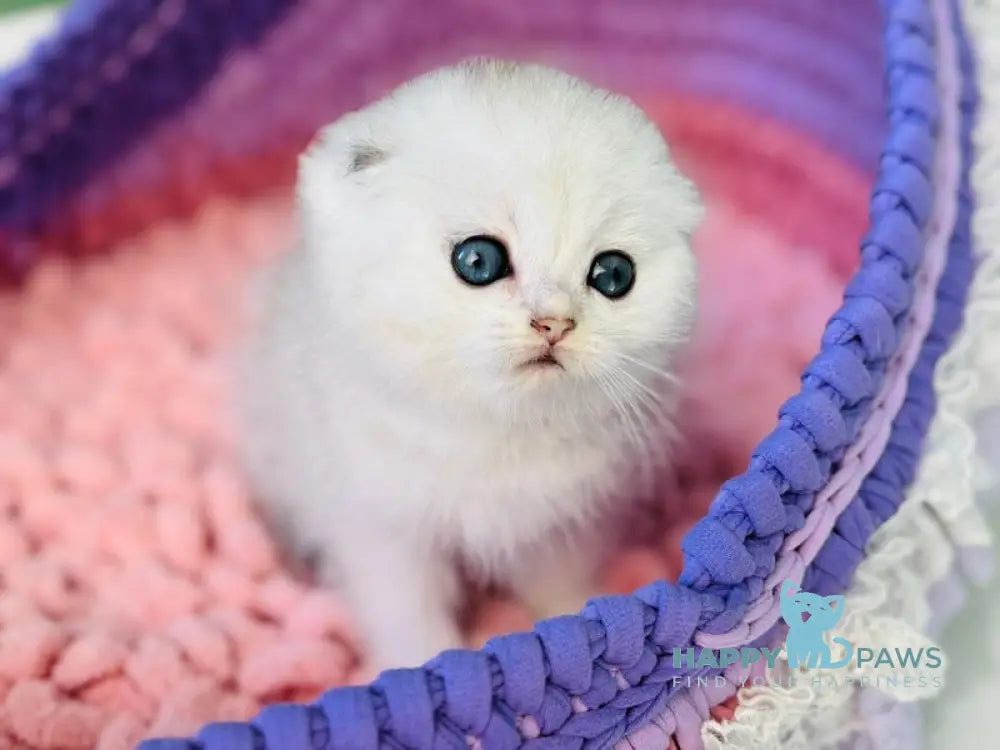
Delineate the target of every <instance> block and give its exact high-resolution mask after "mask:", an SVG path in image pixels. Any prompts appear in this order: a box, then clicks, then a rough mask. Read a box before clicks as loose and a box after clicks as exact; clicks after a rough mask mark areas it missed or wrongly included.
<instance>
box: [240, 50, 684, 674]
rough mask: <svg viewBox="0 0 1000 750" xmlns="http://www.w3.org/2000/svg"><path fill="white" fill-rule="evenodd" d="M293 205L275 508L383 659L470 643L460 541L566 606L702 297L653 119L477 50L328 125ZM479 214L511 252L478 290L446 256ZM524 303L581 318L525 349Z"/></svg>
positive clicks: (274, 282) (259, 464)
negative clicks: (613, 289)
mask: <svg viewBox="0 0 1000 750" xmlns="http://www.w3.org/2000/svg"><path fill="white" fill-rule="evenodd" d="M359 154H360V157H358V155H359ZM352 164H353V165H354V167H352ZM355 167H356V168H355ZM299 203H300V213H301V235H300V241H299V244H298V246H297V248H296V249H295V250H294V251H292V252H290V253H289V254H288V255H287V256H285V257H284V258H282V260H281V262H280V263H279V264H278V265H277V266H276V267H275V268H274V269H273V270H272V271H271V272H270V274H269V275H268V277H267V279H266V281H265V288H264V289H263V290H262V291H261V296H260V299H259V301H260V303H261V307H260V309H259V311H258V313H259V320H258V327H257V329H256V335H255V340H254V344H253V346H252V348H251V352H250V359H249V364H250V369H249V371H248V382H247V388H246V395H247V397H248V398H247V399H246V406H247V409H246V416H247V418H248V420H249V421H248V424H247V437H248V439H247V445H246V448H247V460H248V466H249V470H250V474H251V476H252V479H253V481H254V482H255V484H256V489H257V491H258V492H259V493H260V495H261V496H262V499H263V501H264V502H265V503H266V504H267V507H268V509H269V510H270V512H271V516H272V518H273V519H274V522H275V523H276V525H277V526H278V527H279V529H283V530H284V532H285V535H286V537H287V538H288V539H289V540H290V542H291V543H292V545H293V546H294V548H295V549H297V550H298V551H300V552H305V551H310V552H313V553H315V554H316V555H317V557H318V565H319V571H320V575H321V576H322V577H324V578H325V579H326V580H327V581H328V582H336V583H337V584H338V585H340V586H341V587H342V588H343V591H344V593H345V594H346V596H347V597H348V598H349V600H350V602H351V604H352V606H353V607H354V608H355V611H356V613H357V616H358V619H359V622H360V625H361V626H362V628H363V630H364V632H365V633H366V634H367V637H368V639H369V644H368V645H369V648H370V654H371V656H372V658H373V660H374V665H375V666H377V667H379V668H382V667H387V666H403V665H413V664H416V663H419V662H421V661H423V660H424V659H427V658H430V657H431V656H433V655H434V654H436V653H437V652H438V651H440V650H442V649H444V648H448V647H454V646H456V645H459V643H460V637H459V632H458V630H457V628H456V625H455V621H454V614H453V613H454V608H455V606H456V604H457V596H458V594H459V591H458V589H459V586H458V582H457V573H456V566H455V561H456V560H462V561H463V562H464V563H466V564H468V565H469V566H470V567H471V568H472V569H473V571H475V572H476V573H477V574H479V575H482V576H484V577H489V578H490V579H492V580H495V581H498V582H500V583H501V584H506V585H509V586H510V587H512V588H513V590H514V591H515V593H517V594H518V595H519V596H520V597H521V598H522V599H523V600H524V601H525V602H526V603H527V604H529V605H530V606H531V607H532V609H533V611H534V612H535V614H537V615H538V616H546V615H552V614H557V613H560V612H567V611H570V610H575V609H577V608H578V607H580V606H581V605H582V604H583V603H584V600H585V599H586V598H587V596H588V595H590V594H591V593H592V588H591V587H592V585H593V580H592V576H593V573H594V566H595V565H596V563H597V562H598V561H599V559H600V554H599V553H600V551H601V549H602V545H601V544H599V542H600V541H601V538H602V537H604V536H606V535H607V533H608V532H606V531H605V530H604V529H602V527H601V525H600V524H599V523H598V520H599V519H600V518H601V514H602V513H603V512H605V511H606V510H608V509H609V508H611V507H612V506H614V505H620V504H621V502H624V501H626V500H629V499H630V498H632V497H636V496H640V495H641V494H642V493H644V492H648V491H649V489H650V487H649V485H650V483H651V482H652V479H653V477H654V476H655V474H656V469H657V465H658V464H659V463H660V462H661V461H662V458H663V456H664V454H665V441H666V438H667V437H668V436H669V425H670V414H671V401H672V399H671V398H670V395H671V390H672V388H671V380H672V376H671V369H670V368H671V367H672V360H673V355H674V354H675V352H676V349H677V347H678V345H679V344H680V343H681V342H682V341H683V340H684V339H685V338H686V336H687V335H688V331H689V328H690V324H691V318H692V312H693V311H692V306H693V301H694V281H695V273H694V262H693V258H692V255H691V252H690V248H689V237H690V233H691V231H692V230H693V228H694V226H695V224H696V223H697V221H698V220H699V218H700V215H701V209H700V203H699V201H698V196H697V194H696V192H695V190H694V188H693V186H692V185H691V184H690V183H689V182H688V181H687V180H686V179H685V178H684V177H682V176H681V175H680V174H679V173H678V171H677V170H676V168H675V167H674V165H673V164H672V162H671V161H670V158H669V155H668V151H667V148H666V146H665V144H664V143H663V140H662V138H661V136H660V134H659V131H658V130H657V128H656V127H655V125H653V124H652V123H651V122H650V121H649V120H648V119H647V118H646V117H645V116H644V115H643V114H642V113H641V112H640V111H639V109H638V108H637V107H636V106H635V105H633V104H632V103H631V102H629V101H628V100H626V99H624V98H621V97H618V96H614V95H611V94H609V93H607V92H604V91H601V90H598V89H595V88H592V87H591V86H589V85H587V84H585V83H583V82H581V81H579V80H577V79H574V78H572V77H570V76H568V75H565V74H563V73H560V72H557V71H553V70H549V69H546V68H542V67H537V66H531V65H517V64H512V63H501V62H493V61H473V62H469V63H465V64H463V65H461V66H458V67H454V68H448V69H443V70H439V71H435V72H433V73H431V74H428V75H426V76H423V77H421V78H418V79H416V80H415V81H412V82H410V83H409V84H407V85H405V86H403V87H402V88H400V89H399V90H397V91H396V92H394V93H393V94H392V95H390V96H389V97H387V98H385V99H383V100H381V101H378V102H376V103H375V104H373V105H371V106H370V107H369V108H367V109H365V110H362V111H360V112H355V113H352V114H349V115H347V116H345V117H344V118H342V119H341V120H340V121H338V122H336V123H335V124H333V125H331V126H330V127H329V128H327V129H326V130H325V131H323V133H322V134H321V136H320V137H319V138H318V139H317V141H316V142H315V144H314V145H313V146H312V147H311V148H310V149H309V151H308V152H307V153H306V154H305V156H304V157H303V159H302V161H301V169H300V184H299ZM479 234H487V235H491V236H494V237H496V238H499V239H501V240H502V241H503V242H505V243H506V245H507V247H508V248H509V253H510V258H511V263H512V266H513V269H514V272H513V275H512V276H510V277H508V278H505V279H502V280H500V281H498V282H496V283H494V284H493V285H490V286H486V287H471V286H468V285H466V284H464V283H463V282H462V281H460V280H459V279H458V277H457V276H456V275H455V273H454V271H453V270H452V267H451V264H450V254H451V250H452V248H453V246H454V245H455V243H457V242H459V241H461V240H462V239H464V238H466V237H469V236H472V235H479ZM608 249H618V250H623V251H626V252H627V253H628V254H630V255H631V257H632V258H634V260H635V263H636V281H635V286H634V288H633V289H632V291H631V292H630V293H629V294H628V295H627V296H625V297H623V298H621V299H618V300H609V299H606V298H604V297H602V296H601V295H600V294H598V293H597V292H596V291H594V290H593V289H591V288H590V287H588V286H587V284H586V279H587V273H588V270H589V268H590V264H591V261H592V260H593V258H594V256H595V255H596V254H597V253H599V252H601V251H603V250H608ZM532 315H552V316H569V317H572V318H574V319H575V320H576V328H575V330H573V331H572V332H571V333H570V334H569V335H568V336H567V337H566V338H565V339H564V340H563V341H562V342H560V343H559V344H558V345H557V351H558V353H559V357H560V359H561V361H562V362H563V365H564V368H565V369H564V370H560V369H558V368H534V369H527V370H526V369H524V368H523V367H520V365H521V364H522V363H523V362H525V361H527V360H530V359H531V358H532V357H534V356H536V355H537V354H538V353H539V351H540V350H541V348H543V344H544V342H542V340H541V338H540V337H539V335H538V334H537V333H536V332H535V331H533V330H532V328H531V327H530V325H529V322H530V320H531V317H532ZM615 501H620V502H618V503H615Z"/></svg>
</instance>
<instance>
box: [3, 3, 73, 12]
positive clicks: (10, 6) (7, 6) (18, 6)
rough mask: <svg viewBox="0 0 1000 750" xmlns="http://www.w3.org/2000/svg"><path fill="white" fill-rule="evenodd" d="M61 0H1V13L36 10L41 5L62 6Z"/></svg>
mask: <svg viewBox="0 0 1000 750" xmlns="http://www.w3.org/2000/svg"><path fill="white" fill-rule="evenodd" d="M60 4H61V0H0V13H7V12H9V11H12V10H22V9H24V8H34V7H36V6H39V5H60Z"/></svg>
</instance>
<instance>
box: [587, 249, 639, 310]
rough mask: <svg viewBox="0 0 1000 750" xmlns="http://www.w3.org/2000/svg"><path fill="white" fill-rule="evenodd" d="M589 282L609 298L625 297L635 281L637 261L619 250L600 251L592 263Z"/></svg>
mask: <svg viewBox="0 0 1000 750" xmlns="http://www.w3.org/2000/svg"><path fill="white" fill-rule="evenodd" d="M587 283H588V284H590V286H592V287H594V289H596V290H597V291H599V292H600V293H601V294H603V295H604V296H605V297H607V298H608V299H618V298H619V297H624V296H625V295H626V294H628V293H629V291H630V290H631V289H632V284H634V283H635V263H633V262H632V259H631V258H630V257H628V256H627V255H626V254H625V253H623V252H620V251H618V250H608V251H606V252H603V253H600V254H599V255H598V256H597V257H596V258H594V262H593V263H591V264H590V273H588V274H587Z"/></svg>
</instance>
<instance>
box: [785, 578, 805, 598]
mask: <svg viewBox="0 0 1000 750" xmlns="http://www.w3.org/2000/svg"><path fill="white" fill-rule="evenodd" d="M801 590H802V589H801V588H799V584H797V583H795V581H792V580H789V579H787V578H786V579H785V582H784V583H783V584H781V595H782V596H795V595H796V594H797V593H799V592H800V591H801Z"/></svg>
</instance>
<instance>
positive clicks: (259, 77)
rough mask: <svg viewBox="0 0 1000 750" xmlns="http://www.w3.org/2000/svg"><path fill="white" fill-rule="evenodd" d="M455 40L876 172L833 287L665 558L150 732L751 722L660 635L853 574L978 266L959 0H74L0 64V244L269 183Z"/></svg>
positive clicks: (169, 743)
mask: <svg viewBox="0 0 1000 750" xmlns="http://www.w3.org/2000/svg"><path fill="white" fill-rule="evenodd" d="M471 53H476V54H481V53H496V54H503V55H505V56H529V57H536V58H541V59H543V60H545V61H547V62H550V63H555V64H558V65H561V66H563V67H565V68H568V69H570V70H572V71H573V72H576V73H579V74H582V75H585V76H588V77H589V78H591V79H592V80H595V82H597V83H599V84H602V85H606V86H608V87H611V88H616V89H619V90H624V91H626V93H630V94H633V95H635V96H636V97H637V98H638V99H640V100H641V99H642V96H643V94H644V92H645V91H652V90H659V89H667V90H670V91H673V92H676V93H678V94H679V95H683V96H691V97H701V98H705V99H709V100H718V101H721V102H728V103H732V104H737V105H739V106H742V107H746V108H748V109H750V110H752V111H755V112H758V113H760V114H761V115H763V116H767V117H770V118H773V119H776V120H779V121H781V122H783V123H784V124H786V125H788V126H789V127H790V128H793V129H795V130H799V131H802V132H805V133H809V134H810V135H811V136H812V137H813V138H814V139H815V140H816V141H818V142H820V143H823V144H824V145H825V146H826V147H828V148H829V149H830V150H832V151H833V152H835V153H836V154H838V155H839V156H840V157H841V158H843V159H844V160H846V161H847V162H849V163H851V164H853V165H855V166H856V167H857V168H858V169H860V170H863V171H865V172H867V173H875V172H877V177H876V179H875V183H874V185H875V186H874V189H873V191H872V194H871V200H870V203H869V228H868V231H867V233H866V234H865V236H864V238H863V240H862V241H861V245H860V264H859V266H858V267H857V271H856V272H855V274H854V276H853V278H852V279H851V280H850V283H849V284H848V285H847V287H846V290H845V292H844V297H843V303H842V305H841V306H840V307H839V309H838V310H837V311H836V312H835V313H834V315H833V316H832V317H831V319H830V320H829V323H828V325H827V327H826V329H825V331H824V333H823V336H822V343H821V346H820V349H819V352H818V353H817V354H816V356H815V358H814V359H813V360H812V361H811V362H810V363H809V365H808V366H807V367H806V369H805V371H804V373H803V374H802V379H801V390H800V391H799V393H797V394H794V395H792V396H791V397H790V398H789V399H788V400H787V401H786V402H785V403H784V405H783V406H782V408H781V410H780V413H779V417H778V422H777V425H776V427H775V428H774V429H773V431H772V432H771V433H770V434H768V435H766V436H765V437H763V439H762V440H760V442H759V445H758V447H757V449H756V451H755V452H754V454H753V457H752V460H751V462H750V465H749V467H748V468H747V470H746V471H745V473H743V474H742V475H740V476H737V477H735V478H733V479H731V480H729V481H728V482H726V483H725V484H724V485H723V486H722V488H721V490H720V491H719V493H718V496H717V497H716V499H715V501H714V503H713V504H712V506H711V509H710V510H709V512H708V513H707V515H705V516H704V517H703V518H702V519H701V520H700V521H699V522H698V523H697V524H696V525H695V526H694V527H693V529H692V530H691V531H690V533H688V535H687V536H686V537H685V538H684V540H683V544H682V548H683V553H684V568H683V572H682V574H681V576H680V579H679V581H678V582H676V583H669V582H663V581H661V582H657V583H654V584H652V585H649V586H646V587H644V588H642V589H640V590H638V591H636V592H635V593H634V594H632V595H622V596H609V597H602V598H597V599H595V600H593V601H591V602H590V603H589V604H588V605H587V607H586V608H585V609H584V610H583V611H582V612H580V613H579V614H578V615H573V616H566V617H559V618H555V619H551V620H547V621H543V622H539V623H537V624H536V625H535V627H534V629H533V630H532V631H531V632H527V633H516V634H511V635H505V636H502V637H498V638H495V639H493V640H491V641H489V642H488V643H487V644H486V646H485V647H484V648H483V649H482V650H480V651H452V652H446V653H444V654H441V655H440V656H439V657H437V658H436V659H434V660H432V661H431V662H429V663H428V664H426V665H425V666H424V667H423V668H420V669H410V670H395V671H390V672H387V673H384V674H382V675H381V676H380V677H379V678H378V680H376V682H374V683H373V684H371V685H369V686H364V687H351V688H340V689H335V690H331V691H329V692H327V693H325V694H323V695H322V697H320V698H319V699H318V700H317V701H316V702H314V703H312V704H309V705H302V704H281V705H275V706H272V707H269V708H266V709H265V710H264V711H262V712H261V713H260V714H259V715H258V716H257V717H256V718H254V719H253V720H252V721H250V722H247V723H233V722H227V723H215V724H209V725H207V726H205V727H204V729H202V730H201V732H200V733H199V734H198V735H197V737H195V738H190V739H171V740H166V739H164V740H147V741H146V742H145V743H143V745H142V747H143V748H145V750H195V749H196V748H199V749H203V750H223V749H225V750H265V748H273V749H275V750H277V749H280V750H307V749H314V750H320V749H321V748H322V749H326V750H384V749H388V748H414V749H424V748H427V749H430V748H455V749H456V750H459V749H464V748H467V747H469V746H472V747H478V748H483V749H484V750H503V749H505V748H510V749H513V748H525V749H526V750H528V749H529V748H530V749H532V750H557V749H563V748H565V749H566V750H570V749H572V750H582V749H584V748H586V749H587V750H597V749H598V748H610V747H621V748H648V749H649V750H654V749H655V750H662V749H663V748H665V747H668V746H674V747H679V748H684V749H685V750H688V749H690V748H700V747H702V746H703V744H704V743H706V742H715V743H722V744H720V745H719V746H720V747H721V746H722V745H725V746H727V747H737V746H739V747H744V746H750V745H749V742H750V741H749V740H745V741H746V742H747V743H748V744H746V745H737V744H729V743H727V742H726V740H725V738H726V737H727V736H730V735H727V732H729V731H730V730H727V729H726V728H725V726H724V725H725V724H730V725H734V726H735V725H738V724H739V723H740V722H741V721H748V722H750V721H751V720H752V717H751V716H750V714H751V713H752V712H753V711H752V706H751V705H750V703H749V702H747V706H746V710H747V711H749V712H750V713H745V714H741V711H742V710H743V709H738V710H737V712H736V716H735V717H734V718H730V720H729V721H728V722H721V723H720V722H713V721H712V719H711V717H710V711H711V710H712V709H713V707H716V706H718V705H719V704H721V703H723V702H724V701H729V700H730V699H732V698H733V696H734V695H736V693H737V688H738V687H739V686H740V685H741V684H744V683H745V682H746V681H747V679H748V678H751V677H753V676H760V675H761V674H762V671H761V669H760V668H759V667H760V665H759V664H758V665H754V666H753V667H752V668H751V667H741V666H740V665H739V664H736V665H732V666H730V667H728V668H726V669H724V670H723V669H715V670H713V669H711V668H703V669H697V668H695V667H688V666H681V667H676V666H674V664H673V662H672V659H671V653H672V652H673V650H674V649H675V648H688V647H702V648H711V649H721V648H730V647H734V648H740V647H745V646H754V647H760V646H769V647H774V646H778V645H780V644H781V643H782V642H783V640H784V637H785V632H786V631H785V629H784V628H783V626H782V625H781V623H780V622H779V609H778V597H779V587H780V585H781V584H782V582H783V581H785V580H786V579H791V580H793V581H796V582H801V585H802V587H803V589H806V590H808V591H812V592H816V593H819V594H823V595H826V594H834V593H844V592H848V593H850V592H851V591H852V585H854V584H855V583H856V578H855V573H856V571H857V569H858V567H859V565H864V562H865V560H866V555H869V556H871V555H872V554H874V553H873V552H872V549H873V547H872V545H871V544H870V542H871V540H872V539H873V536H874V537H878V535H879V534H880V533H886V532H884V530H883V531H881V532H880V529H882V527H883V526H884V525H885V524H887V522H889V526H886V528H887V529H888V528H891V523H892V521H891V519H893V517H894V516H895V515H896V514H897V511H899V509H900V507H901V505H904V497H906V495H907V491H908V488H909V487H910V486H911V485H912V484H913V482H914V479H915V477H916V476H917V472H918V469H919V466H920V462H921V458H922V455H923V451H924V446H925V438H926V436H927V434H928V430H929V429H931V423H932V420H933V418H934V416H935V408H936V388H935V378H934V373H935V367H936V365H937V363H938V360H939V358H941V357H942V355H943V354H945V353H946V352H947V351H948V349H949V346H950V345H951V343H952V340H953V338H954V337H955V336H956V333H957V332H958V331H959V329H960V326H961V324H962V321H963V313H964V311H965V310H966V302H967V294H968V290H969V289H970V284H971V283H972V280H973V277H974V276H975V275H976V268H977V264H976V262H975V255H974V252H973V243H972V229H971V223H972V218H973V199H972V188H971V186H970V185H971V183H970V170H971V169H972V167H973V151H972V146H971V140H972V135H971V134H972V132H973V128H974V126H975V118H976V111H977V104H978V88H977V78H976V69H975V66H974V64H973V54H972V47H971V44H970V41H969V38H968V36H967V33H966V27H965V25H964V24H963V18H962V14H961V12H960V10H959V8H958V5H957V3H956V2H955V1H954V0H885V1H884V2H882V3H881V6H879V5H877V4H876V2H875V0H843V1H842V2H837V3H833V2H828V1H827V0H797V1H796V2H772V1H771V0H748V1H745V2H738V3H737V2H729V1H728V0H699V2H697V3H695V2H687V1H686V0H659V1H658V2H648V1H647V0H586V1H585V2H577V1H574V0H557V1H555V0H554V1H553V2H528V1H527V0H510V1H509V2H504V1H503V0H424V1H423V2H416V0H394V1H393V2H386V3H375V2H363V1H362V0H298V1H297V2H296V1H295V0H238V1H237V0H186V1H185V0H142V1H141V2H140V1H138V0H77V2H75V3H73V4H72V5H71V6H70V7H69V9H68V11H67V12H66V14H65V16H64V18H63V21H62V24H61V26H60V29H59V31H58V33H57V34H56V35H55V36H53V37H52V38H51V39H50V40H48V41H47V42H45V43H44V44H43V45H42V46H40V47H39V48H37V49H36V51H35V52H34V54H33V56H32V57H31V59H30V60H28V61H27V62H26V63H25V64H23V65H22V66H20V67H19V68H17V69H15V70H13V71H12V72H10V73H9V74H7V75H6V76H5V77H3V78H2V79H0V266H2V270H3V272H4V273H5V274H6V275H8V276H9V277H11V278H13V279H20V278H23V277H24V276H26V275H28V274H29V273H30V271H31V269H32V267H33V266H34V264H35V263H36V262H37V261H38V260H39V259H40V258H41V257H43V256H44V255H45V254H46V253H52V252H65V251H66V249H67V248H69V249H72V251H74V252H76V253H79V254H87V253H95V252H98V251H100V250H101V249H102V248H104V247H106V246H108V245H109V244H110V243H112V242H114V241H116V240H118V239H120V238H122V237H125V236H128V235H129V234H131V233H133V232H135V231H137V230H139V229H141V228H142V227H144V226H147V225H149V224H150V223H152V222H154V221H157V220H160V219H162V218H163V217H165V216H167V215H172V214H178V213H185V212H188V211H190V210H191V209H193V208H195V207H196V206H198V205H199V204H200V203H201V202H203V201H204V200H205V199H206V197H207V196H209V195H212V194H217V193H220V192H221V193H230V194H231V193H251V192H254V191H258V190H260V189H262V188H266V187H269V186H272V185H274V184H277V183H282V182H287V181H288V180H290V179H291V177H292V174H293V168H294V156H295V154H296V153H297V152H298V151H299V150H300V149H301V148H302V146H303V145H304V144H305V143H306V141H307V139H308V138H309V137H311V135H312V133H313V132H314V131H315V130H316V128H317V127H318V126H319V125H321V124H323V123H325V122H328V121H330V120H332V119H334V118H336V116H337V115H339V114H340V113H342V112H344V111H346V110H348V109H351V108H354V107H357V106H360V105H362V104H363V103H364V102H365V101H367V100H368V99H370V98H371V97H372V96H374V95H375V94H377V93H380V92H382V91H383V90H385V89H386V88H388V87H390V86H391V85H394V84H396V83H398V82H400V81H402V80H404V79H405V78H407V77H409V76H411V75H413V74H416V73H418V72H420V71H422V70H424V69H426V68H428V67H429V66H431V65H433V64H439V63H443V62H449V61H453V60H456V59H458V58H460V57H462V56H465V55H468V54H471ZM880 72H881V73H882V85H881V86H880V85H879V74H880ZM734 178H738V176H737V175H734ZM758 199H760V198H758ZM763 200H766V197H765V198H763ZM998 202H1000V199H998ZM793 213H794V212H793ZM809 230H810V231H812V232H813V233H814V234H818V235H822V234H823V231H822V228H816V227H811V228H809ZM991 262H992V261H991ZM989 267H990V268H992V269H993V270H995V266H989ZM992 272H993V271H991V273H992ZM994 275H995V274H994ZM952 468H953V469H954V470H955V471H957V472H958V473H961V472H962V471H963V468H962V466H961V465H960V464H959V465H958V466H957V468H955V467H954V466H953V467H952ZM901 533H902V532H901ZM945 543H946V542H943V541H942V542H941V544H945ZM927 583H928V584H929V583H930V582H927ZM716 676H721V677H722V678H723V679H721V680H716V679H714V678H715V677H716ZM690 677H695V678H698V677H701V678H706V679H703V680H697V679H696V680H693V681H692V680H690V679H688V678H690ZM779 709H780V706H779ZM779 709H775V710H779ZM850 710H851V711H855V712H857V713H858V715H859V716H860V715H861V714H863V713H864V712H863V711H862V709H861V708H857V709H850ZM882 713H883V714H884V713H886V712H885V711H883V712H882ZM741 717H742V718H741ZM801 717H802V718H801V721H807V720H808V721H812V719H809V717H808V714H807V713H805V712H804V713H802V714H801ZM706 722H709V723H710V724H712V725H713V726H714V727H715V728H714V729H712V728H711V727H710V728H709V729H708V730H705V731H703V729H705V726H704V725H705V724H706ZM863 723H864V722H862V724H863ZM731 736H732V737H738V736H739V735H738V734H733V735H731ZM747 736H749V735H747ZM735 741H736V740H731V741H730V742H735ZM761 743H762V744H760V745H759V746H760V747H765V746H768V747H770V746H774V745H773V744H771V745H766V744H763V741H762V740H761ZM814 746H816V747H818V746H819V745H818V744H817V745H814Z"/></svg>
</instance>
